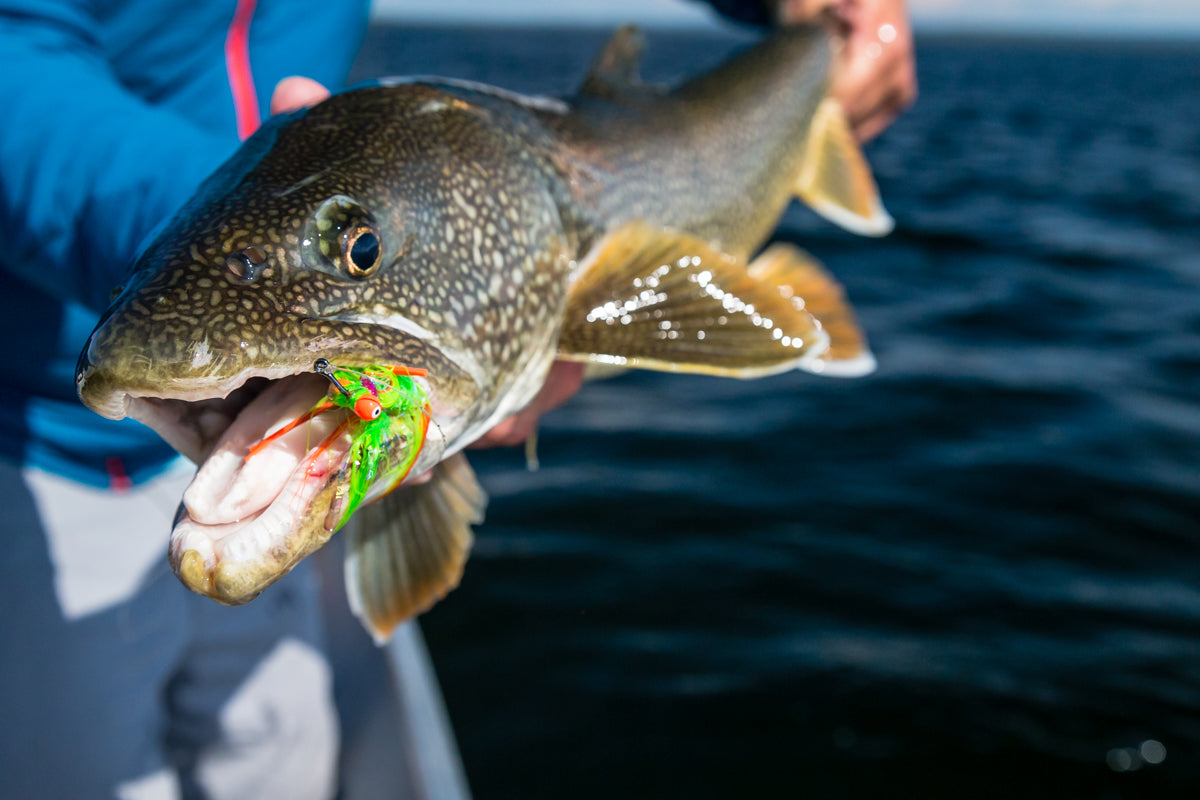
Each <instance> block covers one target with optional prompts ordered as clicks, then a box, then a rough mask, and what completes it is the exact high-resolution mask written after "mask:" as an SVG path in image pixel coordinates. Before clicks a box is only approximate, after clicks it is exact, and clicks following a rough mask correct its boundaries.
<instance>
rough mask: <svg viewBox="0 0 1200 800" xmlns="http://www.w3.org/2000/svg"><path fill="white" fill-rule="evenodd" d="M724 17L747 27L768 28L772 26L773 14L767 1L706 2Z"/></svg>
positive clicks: (727, 0)
mask: <svg viewBox="0 0 1200 800" xmlns="http://www.w3.org/2000/svg"><path fill="white" fill-rule="evenodd" d="M706 2H707V3H708V4H709V5H710V6H712V7H713V10H714V11H716V12H717V13H718V14H720V15H721V16H723V17H726V18H727V19H731V20H733V21H734V22H743V23H745V24H747V25H759V26H767V25H770V24H771V12H770V11H769V10H768V7H767V0H706Z"/></svg>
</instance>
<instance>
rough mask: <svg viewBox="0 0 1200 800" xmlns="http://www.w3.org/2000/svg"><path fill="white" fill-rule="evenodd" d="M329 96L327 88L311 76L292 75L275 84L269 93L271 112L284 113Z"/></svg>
mask: <svg viewBox="0 0 1200 800" xmlns="http://www.w3.org/2000/svg"><path fill="white" fill-rule="evenodd" d="M326 97H329V90H328V89H326V88H325V87H324V86H322V85H321V84H319V83H317V82H316V81H314V80H313V79H312V78H303V77H300V76H298V75H293V76H292V77H290V78H284V79H283V80H281V81H280V82H279V83H277V84H276V85H275V91H274V92H273V93H272V94H271V113H272V114H285V113H287V112H289V111H296V110H298V109H301V108H307V107H308V106H315V105H316V104H317V103H319V102H321V101H322V100H324V99H325V98H326Z"/></svg>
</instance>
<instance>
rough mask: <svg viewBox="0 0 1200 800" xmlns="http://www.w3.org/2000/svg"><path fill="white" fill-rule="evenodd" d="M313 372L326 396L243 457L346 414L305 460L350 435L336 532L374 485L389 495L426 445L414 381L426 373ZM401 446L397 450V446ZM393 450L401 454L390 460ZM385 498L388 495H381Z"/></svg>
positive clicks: (319, 368)
mask: <svg viewBox="0 0 1200 800" xmlns="http://www.w3.org/2000/svg"><path fill="white" fill-rule="evenodd" d="M313 371H314V372H317V373H319V374H320V375H323V376H325V378H327V379H328V380H329V382H330V384H331V387H330V392H329V394H328V395H327V396H326V397H324V398H322V399H321V400H320V401H319V402H318V403H317V404H316V405H314V406H313V407H312V408H311V409H309V410H308V411H307V412H305V413H304V414H302V415H300V416H299V417H297V418H296V419H294V420H292V421H291V422H290V423H288V424H287V425H285V426H283V427H282V428H280V429H279V430H278V431H276V432H275V433H273V434H271V435H270V436H268V437H266V438H264V439H262V440H261V441H259V442H258V443H257V444H255V445H254V446H253V447H251V448H250V451H249V452H248V453H247V454H246V460H249V459H250V458H251V457H253V456H254V455H255V454H256V453H258V452H259V451H261V450H262V449H263V448H264V447H266V446H267V444H269V443H270V442H272V441H274V440H275V439H278V438H279V437H280V436H283V435H284V434H286V433H288V432H289V431H292V430H294V429H295V428H296V427H298V426H299V425H302V424H304V423H305V422H308V421H309V420H311V419H313V418H314V417H317V416H319V415H321V414H324V413H326V412H329V411H332V410H333V409H335V408H343V409H346V410H348V411H350V413H351V415H350V416H348V417H347V419H346V420H344V421H343V422H342V423H341V424H340V425H338V427H337V428H336V429H335V430H334V432H333V433H331V434H330V435H329V436H328V437H326V439H325V440H324V441H323V442H321V444H320V445H318V446H317V447H316V448H315V449H314V450H313V452H312V453H311V454H310V456H309V458H312V459H315V458H317V457H319V456H320V455H321V454H322V453H323V452H325V450H326V449H327V448H328V447H329V446H330V445H331V444H332V443H333V442H334V441H335V440H336V439H337V438H338V437H339V436H341V435H342V434H343V433H344V432H345V431H346V430H347V429H352V436H353V437H354V441H353V443H352V444H351V445H350V451H349V455H348V458H347V462H346V470H347V472H348V473H349V476H350V479H349V481H347V482H346V484H345V485H344V488H343V489H342V490H341V491H342V492H343V493H344V494H343V496H339V497H338V498H337V500H335V503H344V508H345V510H344V512H343V513H342V516H341V520H340V521H339V522H338V524H337V527H338V528H340V527H342V526H343V525H345V524H346V521H347V520H348V519H350V515H351V514H353V513H354V511H355V510H356V509H358V507H359V506H360V505H362V502H363V500H364V499H366V496H367V492H368V491H370V489H371V487H372V486H374V485H375V484H376V483H379V482H384V483H386V484H387V486H388V491H391V490H392V489H394V488H395V487H396V486H398V485H399V484H400V482H401V481H403V480H404V478H405V477H406V476H407V475H408V473H409V470H411V469H412V466H413V464H414V463H415V462H416V460H417V455H418V454H420V452H421V448H422V447H423V446H424V444H425V434H426V432H427V431H428V429H429V419H430V410H429V398H428V395H427V394H426V391H425V389H424V387H423V386H422V385H421V384H420V383H418V382H417V381H415V380H414V378H422V377H425V376H426V375H427V374H429V373H428V371H427V370H424V369H414V368H411V367H403V366H393V367H386V366H382V365H379V364H371V365H369V366H365V367H362V368H361V369H352V368H350V367H338V366H334V365H332V364H330V363H329V361H328V360H326V359H324V358H319V359H317V361H316V362H315V363H314V364H313ZM398 439H400V440H402V444H401V446H400V447H399V448H394V447H393V445H394V444H395V443H396V441H397V440H398ZM393 449H397V450H398V452H399V453H401V454H402V455H401V457H400V458H394V457H393V452H392V451H393ZM385 494H386V492H385Z"/></svg>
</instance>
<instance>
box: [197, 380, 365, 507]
mask: <svg viewBox="0 0 1200 800" xmlns="http://www.w3.org/2000/svg"><path fill="white" fill-rule="evenodd" d="M328 388H329V384H328V382H327V381H326V380H325V379H324V378H322V377H321V376H319V375H297V376H294V377H291V378H285V379H283V380H280V381H275V382H274V383H272V384H270V385H269V386H268V387H267V388H266V389H265V390H264V391H263V392H262V394H260V395H259V396H258V397H256V398H255V399H254V400H253V401H251V402H250V404H249V405H247V406H246V408H244V409H243V410H242V411H241V413H239V414H238V416H237V419H236V420H234V422H233V424H232V425H230V426H229V429H228V430H227V431H225V434H224V435H223V436H222V437H221V439H220V441H218V442H217V445H216V447H215V448H214V449H213V452H212V454H211V455H210V456H209V457H208V458H207V459H206V460H205V462H204V463H203V464H201V465H200V469H199V471H197V473H196V477H195V478H194V479H193V480H192V483H191V485H190V486H189V487H188V489H187V491H186V492H185V493H184V495H183V503H184V505H185V506H186V507H187V510H188V514H189V515H190V516H191V518H192V519H193V520H194V521H196V522H198V523H201V524H203V525H221V524H226V523H231V522H237V521H239V520H243V519H246V518H247V517H250V516H252V515H254V514H256V513H258V512H260V511H262V510H263V509H264V508H266V507H267V506H268V505H270V503H271V501H273V500H274V499H275V498H276V497H277V496H278V495H279V493H280V491H281V490H282V489H283V488H284V486H286V485H287V483H288V479H289V478H290V477H291V476H292V474H293V473H294V472H295V470H296V468H297V467H298V466H299V465H300V463H301V462H302V461H303V460H304V457H305V455H306V454H307V453H308V451H309V449H310V448H311V447H314V446H316V445H317V444H319V443H320V442H322V441H323V440H324V439H325V437H327V436H328V435H329V434H330V433H331V432H332V431H333V430H334V429H335V428H336V427H337V425H338V423H339V422H341V421H342V420H343V419H345V414H344V412H341V411H331V412H330V413H327V414H322V415H319V416H316V417H314V418H313V419H312V420H310V421H309V422H308V423H306V424H302V425H298V426H296V427H295V428H294V429H293V430H291V431H289V432H288V433H286V434H284V435H283V436H280V437H278V438H276V439H274V440H273V441H271V442H269V443H267V444H266V445H265V446H264V447H263V448H262V449H260V450H257V451H256V452H255V453H254V454H253V455H249V452H250V449H251V447H253V446H254V445H255V444H257V443H258V442H259V441H261V440H262V439H264V438H265V437H267V436H269V435H270V434H271V433H273V432H274V431H276V430H279V429H280V428H282V427H283V426H285V425H287V424H288V423H290V422H291V421H293V420H294V419H296V418H297V417H299V416H301V415H303V414H304V413H306V412H307V411H308V410H309V409H311V408H312V407H313V406H314V405H315V404H316V403H317V402H319V401H320V399H321V397H322V396H323V395H324V394H325V392H326V391H327V390H328Z"/></svg>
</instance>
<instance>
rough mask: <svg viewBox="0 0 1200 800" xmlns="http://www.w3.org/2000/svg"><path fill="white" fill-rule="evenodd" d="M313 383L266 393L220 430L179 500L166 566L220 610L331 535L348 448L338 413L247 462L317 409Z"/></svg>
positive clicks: (286, 384) (300, 379)
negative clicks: (277, 434)
mask: <svg viewBox="0 0 1200 800" xmlns="http://www.w3.org/2000/svg"><path fill="white" fill-rule="evenodd" d="M327 388H328V384H327V383H325V381H324V379H322V378H320V377H319V376H316V375H306V376H297V377H294V378H289V379H285V380H283V381H279V382H277V383H275V384H272V385H271V386H270V387H268V388H267V389H266V390H264V391H263V392H262V393H261V394H259V395H258V396H257V397H256V398H255V399H254V400H253V401H251V402H250V403H249V404H248V405H247V406H246V408H245V409H244V410H243V411H242V412H241V413H239V414H238V416H237V418H236V419H235V421H234V422H233V424H231V425H230V426H229V428H228V429H227V430H226V431H225V433H224V434H223V435H222V436H221V438H220V439H219V440H218V442H217V443H216V445H215V446H214V448H213V450H212V452H211V454H209V456H208V457H207V458H206V459H205V460H204V462H203V463H202V464H201V465H200V468H199V470H198V471H197V473H196V477H195V478H194V479H193V480H192V483H191V485H189V486H188V488H187V490H186V491H185V492H184V495H183V501H182V503H181V504H180V507H179V512H178V514H177V515H176V519H175V525H174V528H173V530H172V531H171V542H170V546H169V548H168V557H169V560H170V563H171V566H172V568H173V569H174V570H175V573H176V575H178V576H179V578H180V580H181V581H182V582H183V583H184V584H185V585H186V586H187V587H188V588H189V589H191V590H192V591H194V592H197V593H199V594H204V595H207V596H209V597H211V598H213V599H214V600H217V601H219V602H221V603H225V604H227V605H238V604H241V603H245V602H247V601H249V600H251V599H253V598H254V597H256V596H257V595H258V594H259V593H260V592H261V591H262V590H263V589H264V588H266V587H267V586H269V585H270V584H271V583H273V582H274V581H276V580H278V579H279V578H280V577H282V576H283V575H285V574H286V573H287V572H288V571H290V570H291V568H292V567H293V566H295V564H297V563H298V562H299V561H300V560H301V559H302V558H304V556H306V555H308V554H309V553H311V552H313V551H314V550H316V549H317V548H319V547H320V546H321V545H323V544H324V543H325V542H326V541H328V540H329V538H330V536H332V535H333V532H334V531H335V530H336V527H337V526H336V524H333V525H331V524H329V520H328V518H329V517H330V516H331V514H330V510H331V506H333V505H334V501H335V499H336V496H337V487H338V484H339V482H340V479H341V476H343V475H344V473H345V472H346V471H347V463H346V461H347V457H348V454H349V450H350V445H351V442H352V440H353V423H352V422H351V420H350V419H349V416H350V415H349V414H348V412H346V411H345V410H344V409H331V410H330V412H329V413H326V414H323V415H321V416H317V417H314V418H313V419H312V420H311V421H310V422H309V423H308V424H307V425H302V426H298V427H297V428H295V429H294V430H291V431H290V432H288V433H287V434H286V435H284V436H281V437H278V438H277V439H275V440H273V441H271V442H270V444H269V445H267V446H266V447H265V448H263V449H262V450H260V451H258V452H254V453H253V454H252V453H251V449H252V448H253V447H254V446H255V444H256V443H257V442H260V441H263V440H265V439H266V438H267V436H269V435H270V434H271V433H273V432H274V431H275V430H277V429H280V428H282V427H283V426H284V425H285V424H287V423H288V421H290V420H291V419H294V418H295V417H297V416H299V415H301V414H304V413H305V411H306V410H308V409H309V408H311V407H312V406H313V405H315V404H317V403H319V402H320V401H321V398H322V397H323V396H324V395H325V392H326V389H327Z"/></svg>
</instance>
